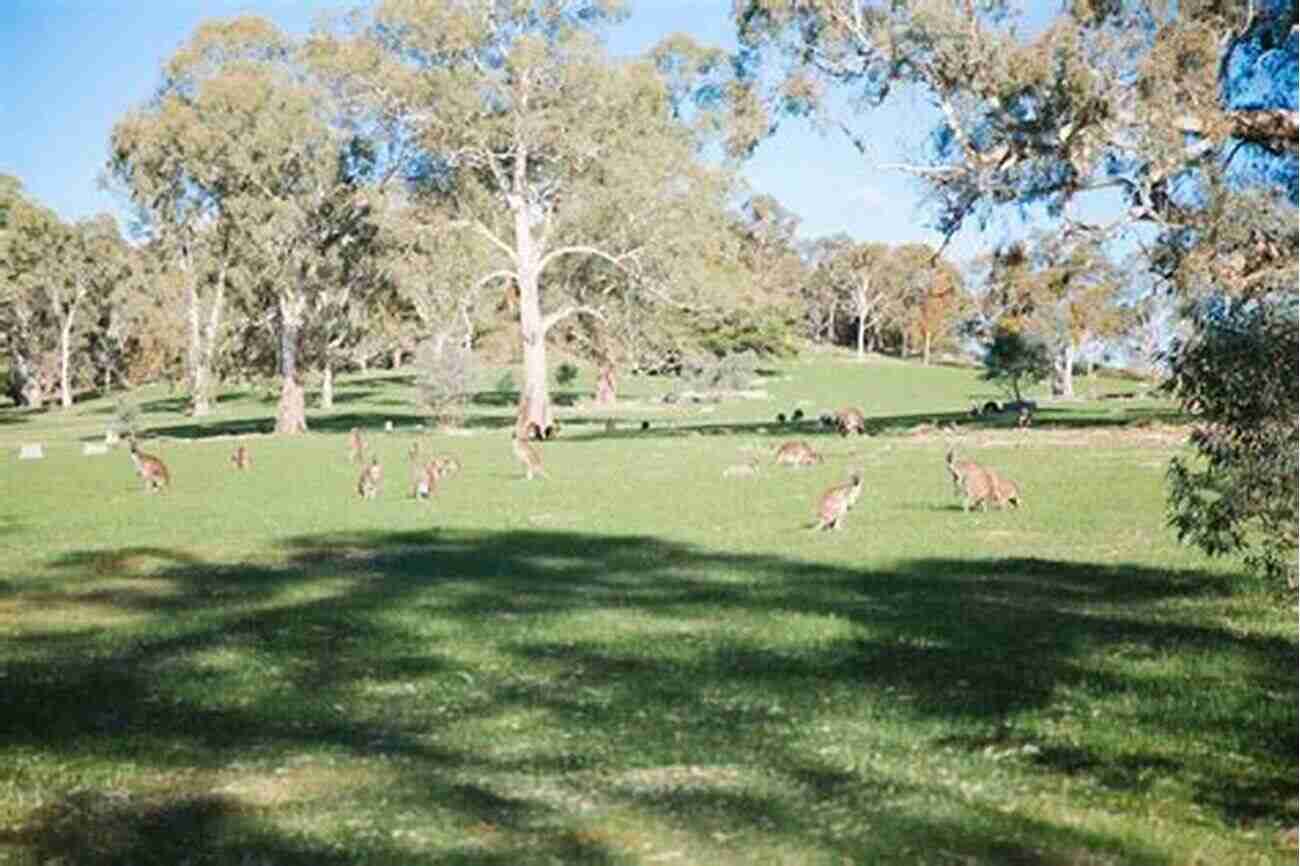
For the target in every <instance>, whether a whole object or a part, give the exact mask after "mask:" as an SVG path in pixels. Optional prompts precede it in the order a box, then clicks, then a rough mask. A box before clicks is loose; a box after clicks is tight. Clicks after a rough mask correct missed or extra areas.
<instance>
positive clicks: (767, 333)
mask: <svg viewBox="0 0 1300 866" xmlns="http://www.w3.org/2000/svg"><path fill="white" fill-rule="evenodd" d="M791 319H792V317H791V316H790V315H789V311H788V310H787V309H786V308H785V307H784V306H779V305H772V306H764V307H758V308H749V309H746V308H745V307H737V308H736V309H734V310H729V311H727V312H726V313H723V314H722V315H720V316H718V317H717V319H715V320H714V321H712V322H710V323H709V324H707V325H705V326H704V327H703V328H701V332H700V337H699V344H700V347H701V348H702V349H704V350H705V351H707V352H711V353H713V354H714V355H717V356H719V357H725V356H727V355H731V354H735V353H737V352H753V353H755V354H758V355H771V356H774V357H778V358H791V357H794V356H796V355H798V353H799V344H798V341H797V340H796V339H795V338H794V336H793V330H794V329H793V323H792V321H791Z"/></svg>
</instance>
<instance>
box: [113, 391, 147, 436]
mask: <svg viewBox="0 0 1300 866" xmlns="http://www.w3.org/2000/svg"><path fill="white" fill-rule="evenodd" d="M138 420H140V404H139V403H137V402H135V400H132V399H131V398H129V397H118V398H117V399H116V400H114V401H113V421H112V424H111V428H112V430H113V432H114V433H116V434H117V435H118V436H133V435H135V423H136V421H138Z"/></svg>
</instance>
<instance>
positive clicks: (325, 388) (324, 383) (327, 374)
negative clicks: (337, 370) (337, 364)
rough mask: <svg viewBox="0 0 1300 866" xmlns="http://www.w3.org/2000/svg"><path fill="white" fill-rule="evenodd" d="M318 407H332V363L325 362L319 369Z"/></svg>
mask: <svg viewBox="0 0 1300 866" xmlns="http://www.w3.org/2000/svg"><path fill="white" fill-rule="evenodd" d="M320 407H321V408H322V409H333V408H334V365H333V364H331V363H329V362H328V361H326V362H325V364H324V366H322V367H321V371H320Z"/></svg>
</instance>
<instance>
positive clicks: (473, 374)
mask: <svg viewBox="0 0 1300 866" xmlns="http://www.w3.org/2000/svg"><path fill="white" fill-rule="evenodd" d="M415 363H416V368H417V369H418V371H419V372H418V374H417V378H416V394H417V396H418V401H419V405H420V407H421V408H422V409H424V410H425V411H427V412H428V413H429V414H430V416H431V417H432V418H433V420H434V422H435V423H439V422H446V423H455V422H458V421H460V420H461V419H462V417H463V415H464V410H465V402H466V401H467V400H468V399H469V397H470V395H471V393H472V391H473V389H474V382H475V380H476V379H477V378H478V365H477V363H476V361H475V358H474V352H473V350H472V349H470V348H468V347H466V346H462V345H446V344H445V343H444V344H443V345H441V346H438V345H436V344H435V343H434V342H433V341H432V340H426V341H425V342H423V343H421V344H420V346H419V347H418V348H417V349H416V354H415Z"/></svg>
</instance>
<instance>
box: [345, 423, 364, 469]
mask: <svg viewBox="0 0 1300 866" xmlns="http://www.w3.org/2000/svg"><path fill="white" fill-rule="evenodd" d="M365 461H366V440H365V437H363V436H362V435H361V428H360V427H353V428H352V432H351V433H349V434H348V462H350V463H364V462H365Z"/></svg>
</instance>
